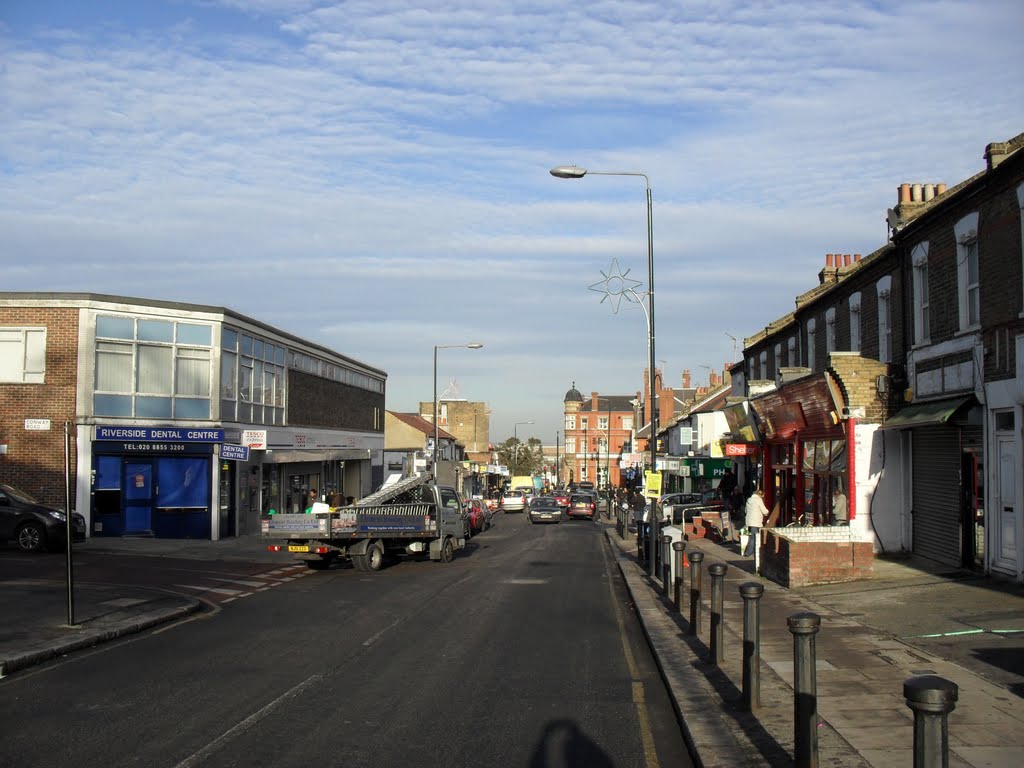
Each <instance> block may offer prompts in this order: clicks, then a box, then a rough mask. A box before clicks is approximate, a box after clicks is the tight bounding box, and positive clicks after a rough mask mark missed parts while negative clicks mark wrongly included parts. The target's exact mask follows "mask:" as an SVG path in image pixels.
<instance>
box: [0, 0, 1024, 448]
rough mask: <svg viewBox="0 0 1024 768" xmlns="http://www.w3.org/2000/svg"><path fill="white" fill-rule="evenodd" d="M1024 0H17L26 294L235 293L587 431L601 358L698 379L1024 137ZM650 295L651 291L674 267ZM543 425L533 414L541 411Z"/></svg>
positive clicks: (602, 372) (20, 247)
mask: <svg viewBox="0 0 1024 768" xmlns="http://www.w3.org/2000/svg"><path fill="white" fill-rule="evenodd" d="M1021 29H1024V4H1021V3H1020V2H1019V0H965V1H963V2H961V1H960V0H948V1H947V2H914V1H913V0H909V1H907V2H898V3H897V2H894V3H889V2H846V1H844V2H770V3H769V2H729V1H725V2H675V3H671V2H664V1H663V0H654V1H652V2H611V1H610V0H606V1H604V2H602V1H600V0H597V1H594V2H575V1H574V0H565V1H564V2H559V3H552V2H550V0H530V1H522V0H506V1H505V2H500V3H499V2H493V1H492V0H437V1H432V0H427V1H425V2H424V1H421V2H419V3H412V2H402V1H400V0H355V1H354V2H339V3H334V2H327V1H326V0H167V1H166V2H159V1H158V0H149V1H147V2H138V1H137V0H124V2H104V1H103V0H95V1H94V2H88V3H83V2H78V1H77V0H74V1H72V0H68V1H66V2H58V1H56V0H4V2H0V62H2V64H0V268H2V271H0V276H2V277H0V290H13V291H94V292H102V293H114V294H123V295H128V296H137V297H144V298H158V299H169V300H176V301H186V302H198V303H206V304H213V305H218V306H226V307H230V308H232V309H235V310H237V311H240V312H243V313H245V314H249V315H251V316H253V317H256V318H258V319H260V320H263V321H265V322H268V323H270V324H272V325H275V326H278V327H280V328H283V329H285V330H288V331H291V332H293V333H296V334H299V335H301V336H304V337H307V338H309V339H312V340H315V341H317V342H319V343H321V344H324V345H327V346H329V347H331V348H333V349H336V350H338V351H339V352H342V353H344V354H347V355H350V356H352V357H355V358H357V359H360V360H363V361H365V362H367V363H369V364H371V365H374V366H376V367H379V368H382V369H384V370H385V371H387V372H388V374H389V381H388V407H389V408H392V409H395V410H410V411H411V410H415V409H416V407H417V404H418V402H419V401H421V400H429V399H430V398H431V393H432V388H433V380H432V353H433V345H435V344H461V343H464V342H469V341H480V342H482V343H483V344H484V345H485V346H484V348H483V349H480V350H476V351H469V350H459V349H451V350H442V351H441V352H440V353H439V368H438V379H439V388H440V389H445V388H446V387H447V386H448V385H449V383H450V382H452V381H453V380H454V381H456V382H457V387H458V393H459V395H460V396H461V397H464V398H467V399H470V400H484V401H486V402H488V403H489V404H490V407H491V409H492V434H491V438H492V440H495V441H497V440H503V439H505V438H506V437H508V436H510V435H511V434H512V431H513V424H514V423H515V422H521V421H528V420H532V421H535V422H536V423H535V425H533V426H531V427H525V428H522V429H520V430H519V432H520V437H521V438H522V437H527V436H536V437H539V438H540V439H542V440H543V441H545V442H553V441H554V436H555V431H556V430H558V429H560V428H561V409H562V405H561V400H562V397H563V395H564V394H565V392H566V390H567V389H569V387H570V386H571V385H572V383H573V382H575V383H576V386H577V387H578V388H579V389H580V390H581V391H582V392H584V393H585V394H586V393H589V392H591V391H600V392H603V393H606V394H628V393H633V392H636V391H637V390H639V389H642V387H643V369H644V366H645V365H646V362H647V349H646V322H645V320H644V316H643V312H642V311H641V310H640V309H639V308H638V307H636V306H635V305H634V306H626V305H623V308H622V311H620V312H619V313H618V314H614V313H613V312H612V311H611V310H610V308H609V302H604V303H601V297H600V296H599V295H598V294H596V293H595V292H593V291H590V290H588V286H590V285H592V284H593V283H596V282H598V281H599V280H601V274H602V272H608V271H609V269H610V265H611V262H612V259H617V260H618V263H619V265H620V266H621V268H622V269H623V270H624V271H625V270H629V271H630V272H629V276H630V277H631V278H636V279H638V280H640V281H641V282H642V283H644V285H646V282H647V231H646V197H645V187H644V183H643V180H642V179H638V178H629V177H605V176H590V177H586V178H584V179H579V180H561V179H555V178H553V177H552V176H550V175H549V173H548V170H549V169H550V168H552V167H554V166H557V165H564V164H576V165H579V166H582V167H586V168H589V169H591V170H595V171H597V170H603V171H639V172H643V173H646V174H647V175H648V176H649V177H650V180H651V188H652V195H653V201H654V206H653V210H654V215H653V220H654V254H655V289H656V299H655V311H656V331H657V345H656V357H657V359H658V361H659V362H658V364H659V366H660V367H661V368H662V369H663V370H664V372H665V376H666V380H667V381H669V382H674V383H675V384H676V385H678V384H679V381H680V378H681V372H682V371H683V370H684V369H689V370H690V371H691V372H692V374H693V379H694V381H695V382H696V383H701V382H704V381H706V380H707V374H708V370H709V368H716V369H721V368H722V367H723V366H724V364H725V363H726V362H727V361H729V360H731V359H733V342H732V340H731V339H730V338H729V336H728V334H732V335H733V336H736V337H739V338H741V339H742V338H743V337H744V336H749V335H752V334H754V333H756V332H757V331H758V330H760V329H761V328H763V327H764V326H765V325H767V324H768V323H769V322H771V321H772V320H774V319H775V318H777V317H779V316H781V315H784V314H786V313H787V312H789V311H790V310H791V309H792V308H793V302H794V298H795V297H796V296H797V295H798V294H800V293H802V292H804V291H805V290H807V289H808V288H810V287H811V286H812V285H813V284H814V283H815V282H816V280H817V273H818V271H819V270H820V269H821V267H822V266H823V265H824V262H825V254H826V253H863V254H868V253H870V252H872V251H873V250H875V249H876V248H878V247H880V246H881V245H882V244H883V243H884V242H885V238H886V227H885V212H886V209H887V208H888V207H891V206H892V205H894V204H895V202H896V189H897V187H898V185H899V184H900V183H902V182H912V183H913V182H922V183H926V182H932V183H938V182H945V183H947V184H948V185H949V186H953V185H954V184H956V183H958V182H960V181H962V180H963V179H965V178H967V177H969V176H971V175H973V174H974V173H977V172H978V171H980V170H981V169H982V168H983V166H984V160H983V158H982V153H983V151H984V147H985V145H986V144H987V143H989V142H991V141H1002V140H1005V139H1008V138H1010V137H1012V136H1014V135H1016V134H1017V133H1019V132H1021V131H1022V130H1024V81H1022V79H1021V78H1020V72H1021V68H1022V66H1021V65H1022V64H1024V54H1022V53H1021V49H1020V30H1021ZM643 287H644V286H641V290H642V289H643ZM528 431H529V433H528Z"/></svg>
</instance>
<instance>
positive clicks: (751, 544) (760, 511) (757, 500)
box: [743, 488, 768, 557]
mask: <svg viewBox="0 0 1024 768" xmlns="http://www.w3.org/2000/svg"><path fill="white" fill-rule="evenodd" d="M761 493H762V492H761V489H760V488H758V489H756V490H755V491H754V492H753V493H752V494H750V498H749V499H747V505H746V507H744V513H745V515H746V520H745V521H744V522H745V523H746V526H747V532H748V533H749V534H750V535H749V537H748V538H747V548H746V549H744V550H743V556H744V557H752V556H753V555H754V548H755V547H756V546H757V541H758V539H759V537H760V533H761V526H763V525H764V521H765V519H766V518H767V517H768V507H766V506H765V505H764V499H763V498H761Z"/></svg>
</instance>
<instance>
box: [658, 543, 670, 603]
mask: <svg viewBox="0 0 1024 768" xmlns="http://www.w3.org/2000/svg"><path fill="white" fill-rule="evenodd" d="M671 546H672V537H671V536H669V535H668V534H665V535H664V536H662V537H661V551H662V552H664V553H665V554H664V555H663V556H662V558H661V588H662V589H663V590H664V592H665V597H668V580H669V579H670V578H671V573H672V561H671V560H669V559H668V557H667V555H668V552H669V547H671Z"/></svg>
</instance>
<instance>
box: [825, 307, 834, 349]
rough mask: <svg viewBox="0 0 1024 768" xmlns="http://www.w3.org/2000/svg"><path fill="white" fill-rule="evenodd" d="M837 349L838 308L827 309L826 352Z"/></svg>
mask: <svg viewBox="0 0 1024 768" xmlns="http://www.w3.org/2000/svg"><path fill="white" fill-rule="evenodd" d="M835 351H836V308H835V307H832V308H831V309H828V310H826V311H825V354H826V355H827V354H830V353H832V352H835Z"/></svg>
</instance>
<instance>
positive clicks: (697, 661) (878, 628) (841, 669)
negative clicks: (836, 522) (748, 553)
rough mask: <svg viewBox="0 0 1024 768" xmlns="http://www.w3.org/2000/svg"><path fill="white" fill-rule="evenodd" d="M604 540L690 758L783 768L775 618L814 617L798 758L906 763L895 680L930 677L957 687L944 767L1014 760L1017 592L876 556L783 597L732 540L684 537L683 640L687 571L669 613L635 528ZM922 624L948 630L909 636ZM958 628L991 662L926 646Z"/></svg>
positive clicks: (787, 640)
mask: <svg viewBox="0 0 1024 768" xmlns="http://www.w3.org/2000/svg"><path fill="white" fill-rule="evenodd" d="M606 535H607V538H608V540H609V542H610V543H611V549H612V551H613V552H614V553H615V556H616V559H617V561H618V564H619V568H620V570H621V572H622V575H623V577H624V578H625V581H626V585H627V587H628V589H629V592H630V594H631V596H632V598H633V603H634V606H635V610H636V612H637V614H638V615H639V617H640V620H641V622H642V624H643V627H644V631H645V633H646V635H647V638H648V641H649V643H650V645H651V648H652V649H653V650H654V653H655V656H656V658H657V662H658V665H659V667H660V669H661V672H662V677H663V679H664V680H665V683H666V685H667V687H668V689H669V692H670V695H671V697H672V700H673V701H674V703H675V706H676V707H677V709H678V711H679V712H680V714H681V718H680V719H681V721H682V722H683V729H684V735H685V737H686V739H687V742H688V744H689V746H690V749H691V752H692V754H693V756H694V760H695V763H696V764H698V765H701V766H705V767H706V768H710V766H722V768H735V767H736V766H789V765H793V764H794V760H795V757H794V755H795V753H794V744H795V736H794V721H795V714H794V708H795V702H794V683H793V677H794V637H793V635H792V634H791V633H790V631H789V626H788V623H787V620H786V619H787V617H789V616H792V615H793V614H797V613H805V612H811V613H815V614H817V615H818V616H819V617H820V619H821V628H820V630H819V631H818V633H817V635H816V636H815V638H814V653H815V661H816V664H815V668H816V680H815V683H816V694H817V701H816V706H817V715H818V728H817V742H818V743H817V752H816V760H815V761H814V762H813V763H812V762H805V763H803V764H805V765H819V764H820V765H823V766H824V765H828V766H834V767H835V768H847V767H849V768H854V767H857V768H860V767H863V766H872V767H873V768H897V767H898V768H909V766H915V768H917V766H916V764H915V761H914V715H913V711H912V710H911V709H910V708H909V707H908V706H907V704H906V700H905V699H904V697H903V684H904V682H905V681H907V680H909V679H911V678H913V677H917V676H924V675H934V676H938V677H941V678H944V679H945V680H948V681H951V682H953V683H955V684H956V686H957V687H958V700H957V702H956V705H955V709H954V710H953V711H952V712H951V713H950V714H949V716H948V745H949V754H948V760H949V762H948V766H950V767H951V768H1018V767H1019V766H1021V765H1024V698H1021V697H1022V696H1024V676H1019V673H1021V672H1022V671H1024V666H1022V664H1024V648H1022V646H1024V589H1022V588H1021V587H1020V586H1019V585H1016V584H1012V583H1005V582H999V581H998V580H993V579H986V578H978V577H976V576H975V575H973V574H968V573H966V572H950V569H949V568H948V567H945V568H943V567H942V566H937V565H936V564H934V563H930V562H929V561H927V560H923V559H917V558H899V559H888V558H876V561H875V572H874V576H873V577H872V578H871V579H868V580H862V581H860V582H850V583H845V584H830V585H820V586H815V587H805V588H802V589H795V590H791V589H787V588H785V587H782V586H780V585H778V584H775V583H774V582H771V581H768V580H767V579H762V578H760V577H759V576H757V575H756V574H755V573H754V562H753V558H745V557H743V556H741V555H740V553H739V547H738V545H734V544H726V545H722V544H718V543H715V542H714V541H711V540H710V539H694V540H690V541H687V542H686V552H687V553H692V552H694V551H697V550H700V551H701V552H703V553H704V561H703V578H702V581H703V584H702V590H701V593H702V594H701V598H702V599H701V601H700V604H701V620H700V621H699V622H695V623H697V624H698V625H699V631H698V632H697V634H696V635H692V634H690V632H689V630H690V624H689V615H690V607H689V589H690V579H689V569H687V568H684V572H685V573H684V580H685V581H684V589H683V590H682V597H681V599H680V602H681V603H682V609H683V610H682V613H680V612H679V610H678V609H677V607H676V605H675V604H674V602H673V599H672V598H674V592H675V590H674V587H673V585H671V584H670V586H669V593H668V594H667V595H666V594H665V592H664V590H663V589H662V582H661V580H660V579H658V580H652V579H650V578H649V576H648V574H647V571H646V568H645V567H642V565H641V564H640V563H639V562H638V561H637V559H636V542H635V534H634V533H632V532H630V533H629V534H628V535H627V537H626V538H625V539H621V538H620V537H619V536H618V535H617V534H616V532H615V529H614V527H612V526H607V527H606ZM714 563H722V564H725V565H726V566H727V567H728V570H727V571H726V574H725V585H724V590H723V605H722V614H723V619H722V622H723V635H722V637H723V642H722V646H723V654H722V655H723V657H724V658H723V659H722V660H721V661H720V663H719V664H717V665H716V664H712V663H711V661H710V645H711V638H710V624H711V621H710V597H711V579H710V576H709V574H708V572H707V569H708V567H709V566H710V565H712V564H714ZM749 582H756V583H760V584H762V585H763V586H764V595H763V597H762V598H761V600H760V606H759V613H760V631H759V641H760V643H759V650H760V665H759V670H760V689H761V697H760V699H761V701H760V707H758V708H756V710H755V711H754V712H750V711H747V710H745V708H744V707H743V706H742V695H741V692H742V690H743V670H742V662H743V658H742V654H743V651H742V649H743V614H744V606H743V600H742V598H741V597H740V595H739V591H738V588H739V586H740V585H741V584H744V583H749ZM931 596H934V597H931ZM965 616H971V617H987V621H988V622H989V623H991V622H995V623H996V624H998V626H994V627H989V628H983V627H974V628H972V629H966V628H965V625H964V617H965ZM979 621H981V619H980V618H979ZM925 627H931V628H947V627H948V628H949V631H948V632H938V633H928V634H925V635H918V634H915V633H916V632H918V631H919V630H920V629H922V628H925ZM1007 627H1009V629H1007ZM893 630H898V631H895V632H894V631H893ZM968 634H970V635H971V642H972V650H973V648H974V644H977V647H978V648H981V649H985V650H986V652H985V653H984V654H977V655H981V656H983V657H984V658H986V659H988V660H990V661H991V662H993V663H992V664H989V665H988V666H986V664H984V663H979V664H977V668H976V669H974V670H968V669H966V668H965V667H964V666H963V665H961V664H958V663H956V662H955V661H952V660H950V658H946V657H944V656H947V657H948V656H954V655H958V654H956V653H946V654H940V653H936V652H933V651H932V650H930V649H933V648H934V649H938V650H940V651H941V650H943V649H947V650H948V649H952V648H953V647H954V646H953V645H951V644H949V643H946V644H944V643H943V642H942V640H943V638H944V636H948V637H949V638H953V639H956V638H962V637H963V636H965V635H968ZM986 635H987V636H986ZM975 638H978V639H977V640H975ZM1000 645H1002V647H1001V648H999V646H1000ZM959 655H960V656H963V648H962V647H961V649H960V653H959ZM1007 658H1013V659H1014V662H1013V664H1012V665H1011V666H1010V669H1011V671H1010V672H1007V671H1006V670H1001V669H998V668H997V666H996V665H995V664H996V663H998V661H999V660H1000V659H1007ZM972 664H973V662H972ZM984 671H988V672H990V673H991V674H989V675H984V674H982V673H983V672H984ZM986 677H994V678H998V679H999V680H1000V681H1001V682H1002V683H1003V684H1000V682H995V681H993V680H991V679H986ZM934 765H943V766H945V765H947V764H946V763H938V762H937V763H934Z"/></svg>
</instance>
